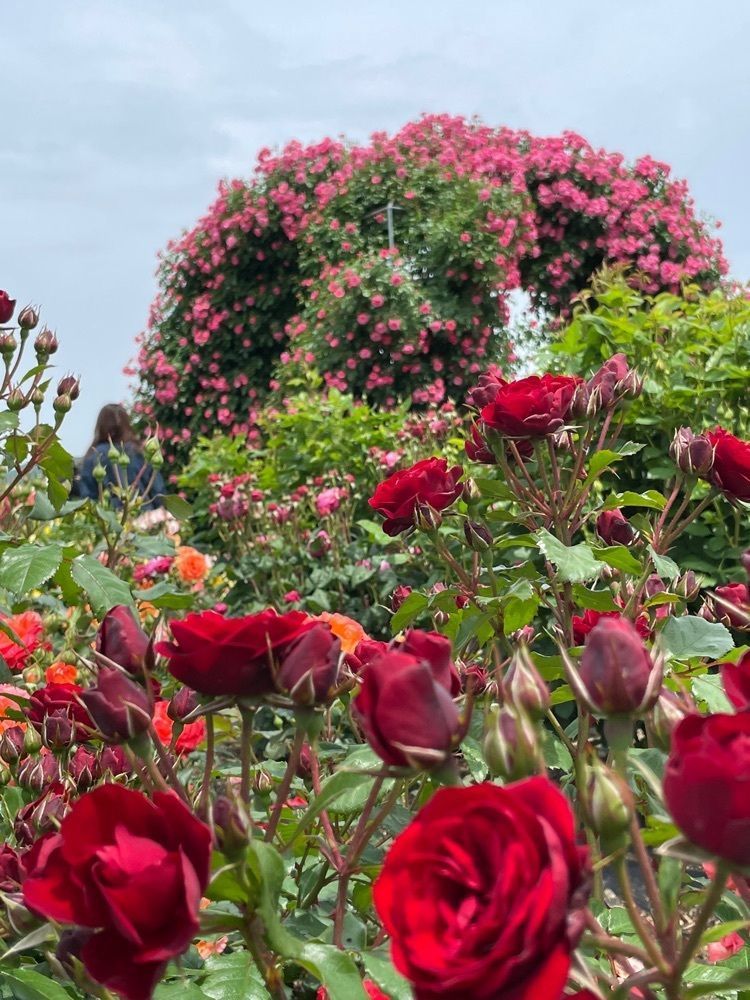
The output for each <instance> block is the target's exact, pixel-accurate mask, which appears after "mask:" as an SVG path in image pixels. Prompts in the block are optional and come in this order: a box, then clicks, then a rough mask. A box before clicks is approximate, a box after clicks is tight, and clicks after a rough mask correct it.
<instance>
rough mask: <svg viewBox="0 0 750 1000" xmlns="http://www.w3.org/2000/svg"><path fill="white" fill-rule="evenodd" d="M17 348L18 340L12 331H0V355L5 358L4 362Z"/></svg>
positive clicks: (7, 360)
mask: <svg viewBox="0 0 750 1000" xmlns="http://www.w3.org/2000/svg"><path fill="white" fill-rule="evenodd" d="M17 350H18V341H17V340H16V338H15V337H14V336H13V334H12V333H7V332H2V331H0V355H2V357H3V358H4V359H5V362H6V364H7V363H8V362H9V361H10V359H11V358H12V357H13V355H14V354H15V353H16V351H17Z"/></svg>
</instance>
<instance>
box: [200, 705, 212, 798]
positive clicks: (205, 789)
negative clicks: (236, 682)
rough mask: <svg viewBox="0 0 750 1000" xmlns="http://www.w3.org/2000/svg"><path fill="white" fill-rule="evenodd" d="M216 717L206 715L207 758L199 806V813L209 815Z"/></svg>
mask: <svg viewBox="0 0 750 1000" xmlns="http://www.w3.org/2000/svg"><path fill="white" fill-rule="evenodd" d="M214 746H215V735H214V717H213V715H212V714H210V713H209V714H208V715H207V716H206V759H205V762H204V765H203V784H202V785H201V797H200V802H199V806H198V812H199V815H201V816H205V817H207V816H208V814H209V805H210V801H211V775H212V774H213V769H214Z"/></svg>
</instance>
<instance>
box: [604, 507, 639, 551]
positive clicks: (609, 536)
mask: <svg viewBox="0 0 750 1000" xmlns="http://www.w3.org/2000/svg"><path fill="white" fill-rule="evenodd" d="M596 533H597V535H598V536H599V537H600V538H601V540H602V541H603V542H605V543H606V544H607V545H630V543H631V542H632V541H633V539H634V538H635V530H634V529H633V526H632V525H631V523H630V521H628V519H627V518H626V517H625V515H624V514H623V513H622V511H621V510H605V511H602V513H601V514H600V515H599V516H598V517H597V519H596Z"/></svg>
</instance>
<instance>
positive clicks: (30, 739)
mask: <svg viewBox="0 0 750 1000" xmlns="http://www.w3.org/2000/svg"><path fill="white" fill-rule="evenodd" d="M23 748H24V750H25V752H26V753H28V754H35V753H37V752H38V751H39V750H41V748H42V738H41V736H40V735H39V733H38V732H37V731H36V729H34V727H33V726H27V727H26V732H25V733H24V734H23Z"/></svg>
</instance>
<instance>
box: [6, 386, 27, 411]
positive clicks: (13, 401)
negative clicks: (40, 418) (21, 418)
mask: <svg viewBox="0 0 750 1000" xmlns="http://www.w3.org/2000/svg"><path fill="white" fill-rule="evenodd" d="M27 403H28V400H27V399H26V396H25V395H24V394H23V392H22V391H21V390H20V389H19V388H18V386H16V387H15V388H14V389H11V390H10V392H9V393H8V396H7V399H6V400H5V405H6V406H7V407H8V409H9V410H10V412H11V413H18V412H20V411H21V410H22V409H23V408H24V406H26V405H27Z"/></svg>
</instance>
